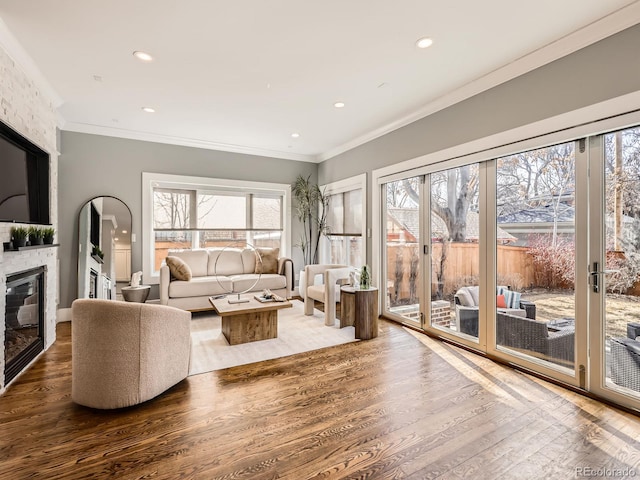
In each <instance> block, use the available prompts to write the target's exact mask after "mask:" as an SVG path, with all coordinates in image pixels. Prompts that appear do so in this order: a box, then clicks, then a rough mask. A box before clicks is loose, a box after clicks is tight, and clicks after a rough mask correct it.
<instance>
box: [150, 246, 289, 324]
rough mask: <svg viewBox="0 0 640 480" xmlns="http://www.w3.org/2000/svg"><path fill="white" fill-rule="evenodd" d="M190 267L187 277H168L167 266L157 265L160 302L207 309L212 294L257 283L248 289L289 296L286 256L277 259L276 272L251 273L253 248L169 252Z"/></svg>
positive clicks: (252, 270) (224, 292) (191, 309)
mask: <svg viewBox="0 0 640 480" xmlns="http://www.w3.org/2000/svg"><path fill="white" fill-rule="evenodd" d="M169 255H171V256H174V257H178V258H180V259H181V260H182V261H184V262H185V263H186V264H187V265H188V266H189V268H190V269H191V273H192V278H191V280H188V281H185V280H176V279H174V278H171V274H170V271H169V267H168V266H166V265H162V267H160V303H161V304H162V305H170V306H173V307H177V308H181V309H183V310H189V311H199V310H210V309H211V308H212V306H211V303H209V297H210V296H212V295H221V294H227V293H229V292H234V293H238V292H242V291H244V290H246V289H247V288H249V287H251V286H252V285H253V283H254V282H255V281H256V279H257V278H258V276H260V279H259V280H258V283H257V284H256V285H255V287H253V288H252V289H251V292H261V291H262V290H264V289H265V288H268V289H269V290H271V291H272V292H273V293H275V294H276V295H279V296H281V297H284V298H291V290H292V288H293V264H292V262H291V260H290V259H288V258H283V257H280V258H279V259H278V268H277V273H263V274H261V275H259V274H257V273H254V271H255V268H256V257H255V253H254V250H253V249H242V250H241V249H236V248H224V249H222V248H217V249H216V248H214V249H210V250H185V251H179V252H170V253H169ZM216 273H217V275H216Z"/></svg>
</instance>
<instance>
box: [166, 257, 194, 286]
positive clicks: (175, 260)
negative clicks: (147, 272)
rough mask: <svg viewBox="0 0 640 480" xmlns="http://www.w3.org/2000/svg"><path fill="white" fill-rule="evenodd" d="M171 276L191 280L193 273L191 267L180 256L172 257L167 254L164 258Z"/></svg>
mask: <svg viewBox="0 0 640 480" xmlns="http://www.w3.org/2000/svg"><path fill="white" fill-rule="evenodd" d="M165 263H166V264H167V267H169V271H170V272H171V276H172V277H173V278H175V279H177V280H187V281H188V280H191V277H192V276H193V274H192V273H191V268H190V267H189V265H187V264H186V263H185V261H184V260H182V259H181V258H180V257H173V256H171V255H169V256H168V257H167V259H166V260H165Z"/></svg>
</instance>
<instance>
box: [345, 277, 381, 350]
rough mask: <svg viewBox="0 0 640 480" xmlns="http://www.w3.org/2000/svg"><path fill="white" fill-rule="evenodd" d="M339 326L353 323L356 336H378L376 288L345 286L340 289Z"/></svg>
mask: <svg viewBox="0 0 640 480" xmlns="http://www.w3.org/2000/svg"><path fill="white" fill-rule="evenodd" d="M340 295H341V296H340V328H342V327H346V326H347V325H353V326H355V329H356V338H359V339H361V340H369V339H370V338H375V337H377V336H378V289H377V288H375V287H372V288H367V289H364V290H362V289H360V288H355V287H351V286H345V287H342V288H341V289H340Z"/></svg>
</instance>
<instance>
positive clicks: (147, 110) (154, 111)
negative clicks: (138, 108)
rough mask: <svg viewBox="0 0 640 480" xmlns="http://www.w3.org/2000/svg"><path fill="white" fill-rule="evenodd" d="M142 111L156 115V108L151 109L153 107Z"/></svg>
mask: <svg viewBox="0 0 640 480" xmlns="http://www.w3.org/2000/svg"><path fill="white" fill-rule="evenodd" d="M142 110H144V111H145V112H147V113H156V110H155V108H151V107H142Z"/></svg>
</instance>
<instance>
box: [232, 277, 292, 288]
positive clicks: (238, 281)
mask: <svg viewBox="0 0 640 480" xmlns="http://www.w3.org/2000/svg"><path fill="white" fill-rule="evenodd" d="M258 277H260V280H258V283H257V284H256V286H255V287H253V288H251V286H252V285H253V284H254V283H255V282H256V280H257V279H258ZM229 278H230V279H231V281H232V283H233V291H234V292H244V291H245V290H247V289H248V288H251V291H254V292H256V291H260V290H264V289H265V288H268V289H269V290H278V289H281V288H286V287H287V279H286V277H285V276H284V275H277V274H274V273H263V274H262V275H259V274H257V273H245V274H243V275H231V276H229Z"/></svg>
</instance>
